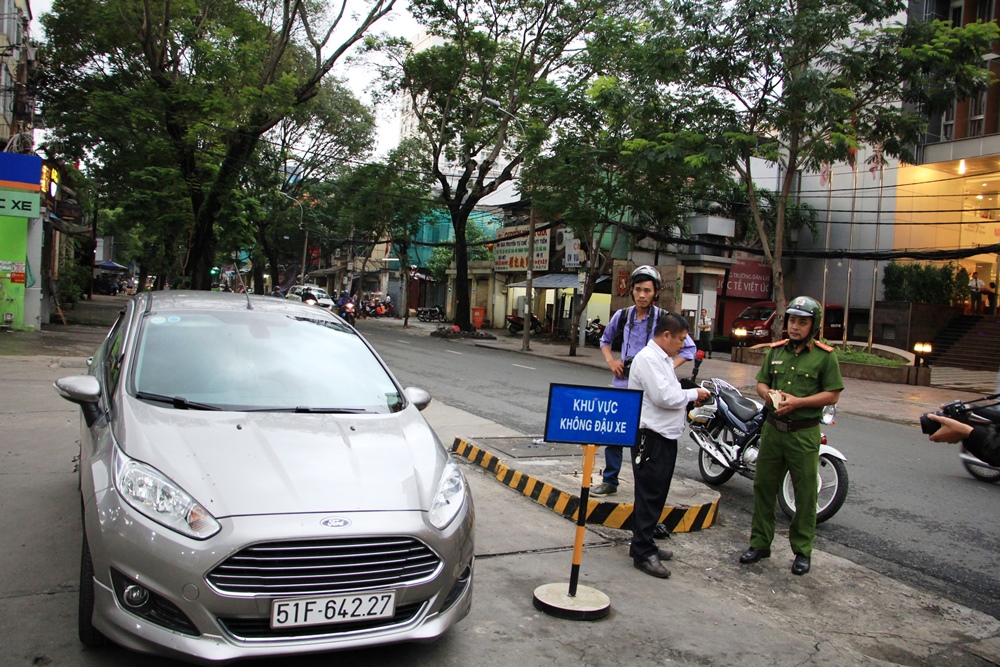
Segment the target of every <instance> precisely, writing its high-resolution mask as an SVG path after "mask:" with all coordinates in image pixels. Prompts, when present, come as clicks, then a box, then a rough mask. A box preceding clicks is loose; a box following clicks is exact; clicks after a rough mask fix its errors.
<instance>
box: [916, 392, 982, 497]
mask: <svg viewBox="0 0 1000 667" xmlns="http://www.w3.org/2000/svg"><path fill="white" fill-rule="evenodd" d="M998 399H1000V394H993V395H992V396H986V397H984V398H978V399H976V400H974V401H967V402H962V401H952V402H951V403H948V404H947V405H944V406H942V407H941V411H940V412H939V413H938V414H942V415H944V416H946V417H951V418H952V419H957V420H959V421H964V422H968V423H969V424H972V425H973V426H975V425H976V424H980V425H985V424H994V425H997V426H1000V400H998ZM931 424H934V425H936V422H930V423H929V424H927V425H926V426H925V424H924V417H923V416H922V417H921V418H920V426H921V429H922V430H923V432H924V433H933V432H934V431H935V430H937V429H936V428H934V427H933V426H931ZM928 428H930V430H928ZM959 459H960V460H961V461H962V465H963V466H965V470H966V471H967V472H968V473H969V474H970V475H972V476H973V477H975V478H976V479H978V480H980V481H983V482H993V483H996V482H1000V468H998V467H996V466H991V465H990V464H988V463H986V462H985V461H983V460H981V459H979V458H977V457H976V456H974V455H973V454H971V453H970V452H968V451H966V450H965V448H962V451H961V452H960V453H959Z"/></svg>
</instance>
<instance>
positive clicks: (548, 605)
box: [533, 583, 611, 621]
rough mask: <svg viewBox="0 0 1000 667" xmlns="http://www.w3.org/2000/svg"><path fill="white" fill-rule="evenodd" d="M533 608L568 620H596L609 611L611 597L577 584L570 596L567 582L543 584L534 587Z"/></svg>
mask: <svg viewBox="0 0 1000 667" xmlns="http://www.w3.org/2000/svg"><path fill="white" fill-rule="evenodd" d="M533 602H534V605H535V609H537V610H538V611H542V612H545V613H546V614H548V615H549V616H555V617H556V618H565V619H568V620H570V621H596V620H597V619H599V618H604V617H605V616H607V615H608V612H610V611H611V599H610V598H609V597H608V596H607V595H605V594H604V593H602V592H601V591H599V590H597V589H595V588H590V587H589V586H577V588H576V597H570V595H569V584H564V583H560V584H543V585H541V586H539V587H538V588H536V589H535V595H534V599H533Z"/></svg>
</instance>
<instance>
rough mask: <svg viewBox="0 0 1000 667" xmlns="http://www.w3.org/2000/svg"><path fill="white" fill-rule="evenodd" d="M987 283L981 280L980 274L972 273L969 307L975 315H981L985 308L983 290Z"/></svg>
mask: <svg viewBox="0 0 1000 667" xmlns="http://www.w3.org/2000/svg"><path fill="white" fill-rule="evenodd" d="M984 287H986V283H984V282H983V281H982V280H980V279H979V273H978V272H973V273H972V280H970V281H969V305H970V306H971V309H972V314H973V315H981V314H982V308H983V288H984Z"/></svg>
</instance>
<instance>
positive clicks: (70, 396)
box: [52, 375, 101, 426]
mask: <svg viewBox="0 0 1000 667" xmlns="http://www.w3.org/2000/svg"><path fill="white" fill-rule="evenodd" d="M52 386H53V387H55V388H56V391H57V392H59V395H60V396H62V397H63V398H65V399H66V400H67V401H69V402H70V403H76V404H77V405H79V406H80V409H81V410H82V411H83V419H84V421H86V422H87V426H93V425H94V423H95V422H96V421H97V420H98V419H99V418H100V416H101V410H100V408H99V407H98V403H99V402H100V400H101V383H100V382H98V381H97V378H95V377H94V376H93V375H71V376H69V377H64V378H59V379H58V380H56V381H55V383H54V384H53V385H52Z"/></svg>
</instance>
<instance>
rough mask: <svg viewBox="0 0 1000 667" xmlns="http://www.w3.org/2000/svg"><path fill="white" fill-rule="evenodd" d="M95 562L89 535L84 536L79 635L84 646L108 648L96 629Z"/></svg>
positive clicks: (78, 621)
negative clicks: (88, 541) (92, 556)
mask: <svg viewBox="0 0 1000 667" xmlns="http://www.w3.org/2000/svg"><path fill="white" fill-rule="evenodd" d="M93 618H94V562H93V561H92V560H91V559H90V545H89V544H87V534H86V532H85V533H84V535H83V548H82V553H81V555H80V608H79V613H78V617H77V627H78V630H77V631H78V633H79V635H80V641H81V642H82V643H83V645H84V646H94V647H96V646H107V645H108V644H110V643H111V642H109V641H108V638H107V637H105V636H104V635H102V634H101V633H100V631H98V630H97V628H95V627H94V624H93Z"/></svg>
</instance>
